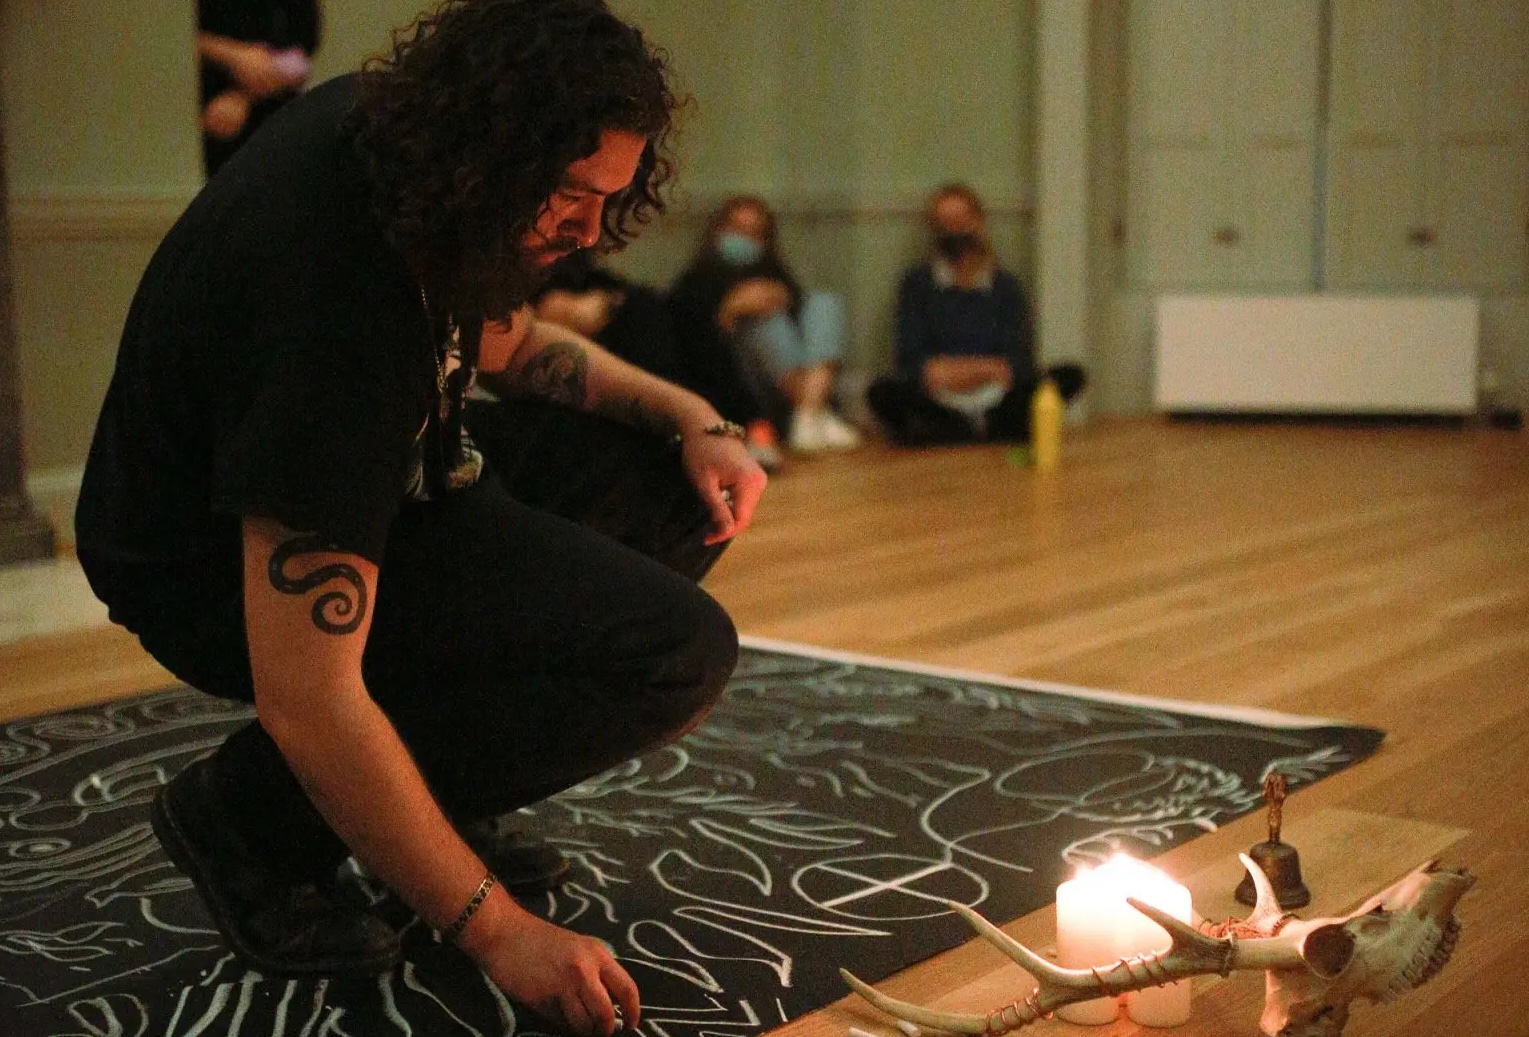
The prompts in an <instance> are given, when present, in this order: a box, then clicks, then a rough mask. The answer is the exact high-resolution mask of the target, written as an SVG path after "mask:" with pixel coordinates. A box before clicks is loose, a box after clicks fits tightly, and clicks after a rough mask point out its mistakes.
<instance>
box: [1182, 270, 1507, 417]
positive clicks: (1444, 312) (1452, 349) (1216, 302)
mask: <svg viewBox="0 0 1529 1037" xmlns="http://www.w3.org/2000/svg"><path fill="white" fill-rule="evenodd" d="M1480 327H1481V315H1480V306H1479V303H1478V302H1477V300H1476V299H1474V298H1471V297H1468V296H1458V295H1429V296H1381V295H1369V296H1364V295H1269V296H1260V295H1165V296H1161V297H1160V298H1159V299H1158V301H1157V335H1156V338H1157V349H1156V353H1157V357H1156V360H1157V363H1156V367H1157V371H1156V382H1155V387H1154V402H1155V403H1156V405H1157V409H1158V410H1162V411H1170V412H1184V413H1189V412H1266V413H1285V414H1298V413H1318V414H1322V413H1325V414H1467V413H1470V412H1473V411H1474V410H1475V409H1476V377H1477V375H1476V367H1477V357H1476V353H1477V346H1478V340H1479V337H1480Z"/></svg>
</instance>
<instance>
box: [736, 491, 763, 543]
mask: <svg viewBox="0 0 1529 1037" xmlns="http://www.w3.org/2000/svg"><path fill="white" fill-rule="evenodd" d="M764 488H765V480H764V479H763V478H759V479H740V480H739V481H738V482H736V483H734V484H733V487H732V490H733V521H734V522H736V523H737V527H738V528H737V530H736V533H742V532H743V531H744V530H745V529H748V528H749V524H750V523H752V522H753V521H754V508H755V507H756V506H757V505H758V504H759V498H760V497H761V496H763V494H764ZM735 535H736V534H735Z"/></svg>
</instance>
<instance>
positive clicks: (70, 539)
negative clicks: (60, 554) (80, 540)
mask: <svg viewBox="0 0 1529 1037" xmlns="http://www.w3.org/2000/svg"><path fill="white" fill-rule="evenodd" d="M84 480H85V466H84V465H80V466H79V467H75V468H44V469H43V470H42V471H39V472H33V473H31V474H29V475H28V476H27V496H28V497H29V498H31V501H32V505H33V507H35V508H36V509H37V511H38V513H39V514H42V515H46V516H47V517H48V518H49V520H50V521H51V522H52V524H53V535H54V536H55V537H56V538H57V540H58V541H59V542H60V543H61V544H63V545H66V546H67V545H72V544H73V543H74V506H75V504H76V503H77V502H78V501H79V499H80V484H81V483H83V482H84Z"/></svg>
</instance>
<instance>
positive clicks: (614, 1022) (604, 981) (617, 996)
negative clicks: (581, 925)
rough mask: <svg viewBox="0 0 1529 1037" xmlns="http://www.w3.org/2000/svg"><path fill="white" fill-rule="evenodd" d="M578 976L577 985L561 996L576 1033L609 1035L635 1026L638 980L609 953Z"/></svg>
mask: <svg viewBox="0 0 1529 1037" xmlns="http://www.w3.org/2000/svg"><path fill="white" fill-rule="evenodd" d="M601 957H602V958H603V960H601V961H600V962H599V963H598V964H597V965H595V966H594V967H593V968H590V969H589V970H588V971H587V972H585V973H584V974H583V975H582V976H581V977H580V982H579V984H578V988H577V989H576V990H575V991H574V992H573V993H571V994H569V995H568V996H565V997H564V998H562V999H561V1000H562V1005H561V1008H562V1012H563V1018H564V1021H565V1022H566V1023H567V1024H568V1026H569V1028H570V1029H572V1030H573V1031H574V1032H576V1033H581V1034H591V1035H594V1037H611V1035H612V1034H614V1033H615V1032H616V1031H617V1029H618V1028H620V1029H627V1030H635V1029H636V1028H637V1025H638V1024H639V1023H640V1022H641V1021H642V1001H641V999H640V997H639V996H638V993H637V984H636V982H634V981H633V979H632V977H631V976H630V975H628V974H627V971H626V969H624V968H622V967H621V966H620V965H619V964H617V962H616V960H615V958H613V957H612V956H611V955H610V954H608V953H607V954H603V955H602V956H601Z"/></svg>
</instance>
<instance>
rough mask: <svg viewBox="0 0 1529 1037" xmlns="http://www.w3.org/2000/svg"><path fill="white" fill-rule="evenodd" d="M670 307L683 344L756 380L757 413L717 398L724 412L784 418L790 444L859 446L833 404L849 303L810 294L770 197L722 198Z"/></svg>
mask: <svg viewBox="0 0 1529 1037" xmlns="http://www.w3.org/2000/svg"><path fill="white" fill-rule="evenodd" d="M669 304H670V310H671V312H672V313H673V314H674V324H675V331H676V333H677V334H678V336H679V339H680V343H681V346H682V347H683V348H684V349H685V350H686V351H687V352H689V353H690V354H692V355H693V356H694V358H695V360H696V361H697V362H698V363H699V362H701V360H702V358H703V357H705V356H709V360H708V361H707V362H708V363H709V364H710V365H712V367H713V369H725V368H727V367H732V368H734V369H735V370H738V371H741V372H743V373H744V375H745V376H746V377H747V378H748V379H749V381H750V382H751V383H752V384H753V385H754V386H755V392H754V396H755V399H754V400H753V401H752V405H751V406H749V407H748V409H749V410H751V411H753V413H748V414H744V413H742V412H741V411H740V412H738V413H729V410H728V406H727V405H726V403H725V401H719V400H717V399H714V398H713V399H712V400H711V402H712V405H713V406H715V407H717V409H718V410H720V411H721V412H722V414H723V416H724V417H727V418H731V419H732V420H734V421H739V422H742V423H744V424H751V423H752V424H753V425H754V427H755V428H758V427H759V422H760V421H761V420H765V419H768V420H770V421H771V422H772V424H774V425H776V426H777V427H779V426H780V425H782V424H785V425H786V426H788V431H787V437H786V441H787V444H788V445H789V447H790V448H791V449H792V450H793V451H798V452H801V453H813V452H817V451H823V450H843V449H848V448H851V447H854V446H858V445H859V443H860V435H859V433H857V432H856V431H855V429H854V427H853V426H851V425H850V424H849V423H847V422H846V421H844V420H843V419H842V418H840V417H839V416H838V415H837V414H835V413H834V411H833V410H832V409H831V407H830V405H829V398H830V397H831V396H832V395H833V388H834V375H835V372H836V370H837V366H838V360H839V357H840V356H841V355H842V354H843V351H844V306H843V302H842V300H840V299H839V298H838V297H837V296H835V295H831V294H829V293H826V292H810V293H803V291H802V289H801V287H800V286H799V285H798V284H797V281H796V278H794V277H793V276H792V275H791V272H790V270H788V269H787V267H786V265H785V263H784V261H783V260H782V259H781V256H780V249H779V244H778V241H777V232H776V225H775V217H774V215H773V214H772V213H771V212H770V209H769V207H768V206H766V205H765V203H764V202H763V201H761V200H760V199H758V198H754V197H750V196H744V195H739V196H735V197H733V198H729V199H728V200H727V201H726V202H724V203H723V205H722V208H721V210H720V211H719V212H718V213H717V215H716V216H715V217H713V219H712V221H711V223H710V225H709V226H708V227H707V229H706V235H705V238H704V239H703V241H702V245H701V249H700V251H699V253H698V254H697V255H696V257H695V259H694V260H692V262H691V264H690V267H689V268H688V269H687V270H686V271H685V272H684V273H683V274H682V275H681V276H680V279H679V280H678V281H677V282H676V283H675V285H674V287H673V289H672V290H671V292H670V295H669ZM698 388H699V387H698ZM699 391H700V392H701V395H703V396H706V395H707V393H706V390H705V389H704V388H699ZM781 397H784V403H785V406H784V407H781V406H780V401H781ZM740 406H743V404H742V403H740ZM781 411H783V412H784V413H778V412H781ZM758 438H759V437H758V434H757V433H756V435H755V439H756V441H757V440H758Z"/></svg>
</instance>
